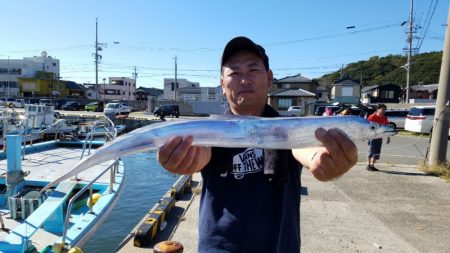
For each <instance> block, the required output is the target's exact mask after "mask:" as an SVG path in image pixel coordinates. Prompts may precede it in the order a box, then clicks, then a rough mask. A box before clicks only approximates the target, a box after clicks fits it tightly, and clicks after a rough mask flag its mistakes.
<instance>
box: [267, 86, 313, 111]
mask: <svg viewBox="0 0 450 253" xmlns="http://www.w3.org/2000/svg"><path fill="white" fill-rule="evenodd" d="M315 101H316V94H314V93H312V92H310V91H307V90H303V89H296V88H290V89H278V90H276V91H274V92H272V93H270V94H269V96H268V104H269V105H270V106H272V107H273V108H275V109H276V110H279V111H286V110H287V109H288V108H289V107H290V106H301V107H302V108H303V112H308V111H309V110H308V109H307V107H308V105H309V104H312V103H314V102H315Z"/></svg>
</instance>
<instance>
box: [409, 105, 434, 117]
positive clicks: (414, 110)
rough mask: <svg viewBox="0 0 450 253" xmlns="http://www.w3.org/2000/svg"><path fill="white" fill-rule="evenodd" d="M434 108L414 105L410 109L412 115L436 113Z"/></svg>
mask: <svg viewBox="0 0 450 253" xmlns="http://www.w3.org/2000/svg"><path fill="white" fill-rule="evenodd" d="M434 110H435V109H434V108H417V107H413V108H411V110H410V111H409V115H411V116H421V115H434Z"/></svg>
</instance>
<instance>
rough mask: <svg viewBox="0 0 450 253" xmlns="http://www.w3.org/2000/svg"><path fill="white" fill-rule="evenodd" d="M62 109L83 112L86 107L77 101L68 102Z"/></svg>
mask: <svg viewBox="0 0 450 253" xmlns="http://www.w3.org/2000/svg"><path fill="white" fill-rule="evenodd" d="M62 109H63V110H66V111H78V110H83V109H84V106H83V105H82V104H80V103H78V102H76V101H68V102H66V103H65V104H64V105H63V106H62Z"/></svg>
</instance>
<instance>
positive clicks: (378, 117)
mask: <svg viewBox="0 0 450 253" xmlns="http://www.w3.org/2000/svg"><path fill="white" fill-rule="evenodd" d="M385 111H386V105H384V104H379V105H378V106H377V110H376V111H375V112H374V113H373V114H371V115H370V116H369V118H367V119H368V120H369V121H372V122H375V123H378V124H382V125H388V124H389V122H388V118H387V117H386V115H384V113H385ZM390 142H391V138H390V137H387V144H389V143H390ZM382 144H383V138H379V139H373V140H369V151H368V153H369V154H368V156H367V166H366V169H367V170H368V171H378V169H377V168H375V162H376V161H377V160H379V159H380V153H381V145H382Z"/></svg>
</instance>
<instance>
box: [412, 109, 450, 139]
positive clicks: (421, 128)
mask: <svg viewBox="0 0 450 253" xmlns="http://www.w3.org/2000/svg"><path fill="white" fill-rule="evenodd" d="M435 111H436V106H413V107H411V109H410V110H409V113H408V115H407V116H406V120H405V130H406V131H411V132H416V133H427V134H429V133H431V131H432V129H433V124H434V113H435ZM449 130H450V129H449ZM449 132H450V131H449ZM449 134H450V133H449Z"/></svg>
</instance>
